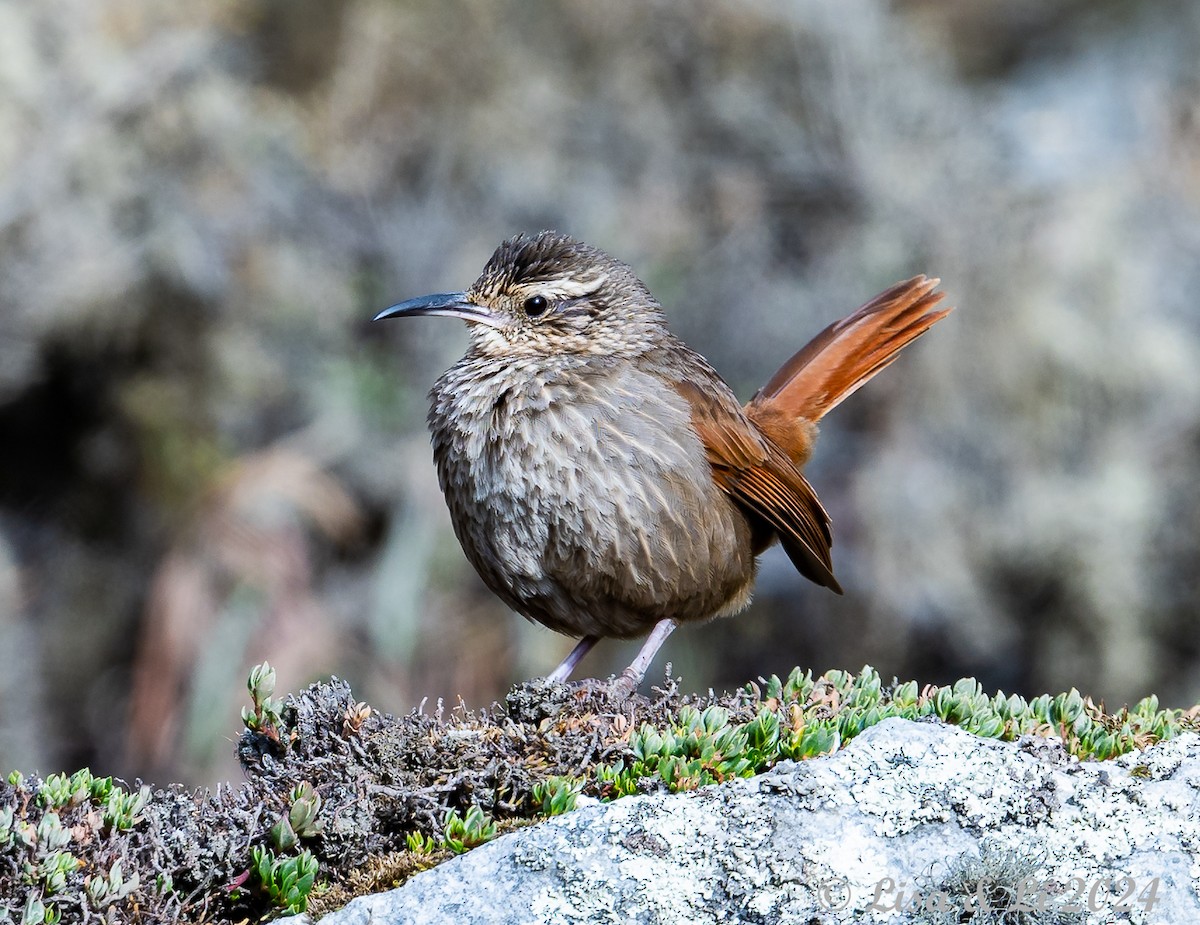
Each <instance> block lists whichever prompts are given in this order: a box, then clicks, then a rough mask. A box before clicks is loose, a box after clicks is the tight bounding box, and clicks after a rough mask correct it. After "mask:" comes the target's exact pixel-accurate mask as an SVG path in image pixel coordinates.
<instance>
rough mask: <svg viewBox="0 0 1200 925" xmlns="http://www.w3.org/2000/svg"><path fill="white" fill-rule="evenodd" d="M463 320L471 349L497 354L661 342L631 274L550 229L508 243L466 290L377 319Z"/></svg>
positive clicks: (655, 313) (602, 349) (662, 328)
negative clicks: (445, 317) (444, 317)
mask: <svg viewBox="0 0 1200 925" xmlns="http://www.w3.org/2000/svg"><path fill="white" fill-rule="evenodd" d="M414 315H448V316H450V317H453V318H461V319H462V320H463V321H466V322H467V323H468V325H469V326H470V329H471V340H472V345H473V348H474V349H476V350H478V351H480V352H482V353H485V354H489V355H499V356H510V357H517V356H534V357H536V356H558V355H564V354H574V355H595V356H636V355H638V354H641V353H644V352H645V351H646V350H648V349H650V348H651V347H653V346H655V345H657V344H658V343H659V342H661V340H662V338H663V337H664V336H666V321H665V319H664V317H663V313H662V308H661V307H660V306H659V304H658V301H657V300H656V299H655V298H654V297H653V296H652V295H651V294H650V292H649V290H648V289H647V288H646V286H645V284H644V283H643V282H642V281H641V280H639V279H638V278H637V276H635V275H634V273H633V270H631V269H630V268H629V267H628V266H626V265H625V264H623V263H621V262H620V261H619V260H614V259H613V258H612V257H610V256H609V255H608V254H606V253H604V252H603V251H601V250H599V249H597V248H595V247H592V246H590V245H588V244H584V243H583V242H582V241H576V240H575V239H574V238H570V237H567V236H566V235H561V234H558V233H557V232H552V231H543V232H542V233H541V234H538V235H536V236H534V237H525V236H524V235H517V236H516V237H514V238H509V239H508V240H507V241H505V242H504V243H503V244H501V245H500V246H499V247H498V248H496V252H495V253H494V254H492V257H491V259H490V260H489V261H488V262H487V266H485V267H484V268H483V273H482V274H480V276H479V279H477V280H475V282H474V283H473V284H472V285H471V288H470V289H468V290H466V291H465V292H444V293H439V294H437V295H429V296H422V297H421V298H417V299H409V300H408V301H406V302H401V303H400V304H398V305H393V306H392V307H391V308H388V309H386V310H384V311H382V312H380V313H379V314H378V315H376V316H375V320H376V321H379V320H380V319H383V318H407V317H411V316H414Z"/></svg>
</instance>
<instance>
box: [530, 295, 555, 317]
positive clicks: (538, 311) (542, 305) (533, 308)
mask: <svg viewBox="0 0 1200 925" xmlns="http://www.w3.org/2000/svg"><path fill="white" fill-rule="evenodd" d="M549 307H550V302H549V301H548V300H547V299H546V297H545V296H544V295H532V296H530V297H529V298H528V299H526V300H525V314H527V315H528V316H529V317H530V318H536V317H537V316H538V315H543V314H545V312H546V309H548V308H549Z"/></svg>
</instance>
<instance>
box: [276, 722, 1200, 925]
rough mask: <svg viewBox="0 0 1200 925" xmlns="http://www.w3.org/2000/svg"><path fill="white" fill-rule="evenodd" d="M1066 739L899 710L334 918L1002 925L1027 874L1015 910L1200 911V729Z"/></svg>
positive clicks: (499, 923) (442, 873)
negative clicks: (981, 907)
mask: <svg viewBox="0 0 1200 925" xmlns="http://www.w3.org/2000/svg"><path fill="white" fill-rule="evenodd" d="M1048 742H1049V743H1052V742H1053V740H1046V739H1043V738H1036V737H1029V739H1027V740H1023V741H1021V742H1017V743H1005V742H997V741H994V740H990V739H982V738H978V737H976V736H974V735H971V734H969V733H966V732H963V731H962V730H960V729H958V728H957V727H954V726H947V725H943V724H940V723H921V722H908V721H905V720H899V719H892V720H887V721H885V722H882V723H880V724H879V725H877V726H875V727H873V728H871V729H869V730H867V731H866V732H864V733H862V734H861V735H860V736H858V737H857V738H855V739H854V740H853V741H852V742H850V743H849V744H848V745H847V746H846V747H845V748H844V749H842V750H841V751H840V752H838V753H836V754H834V755H832V756H830V757H827V758H820V759H815V760H811V761H806V762H804V763H801V764H796V763H792V762H788V763H784V764H780V765H778V766H777V767H776V768H774V769H773V770H772V771H770V772H769V773H766V774H763V775H760V776H759V777H756V778H753V779H750V780H736V781H731V782H729V783H726V784H722V785H719V786H712V787H707V788H704V789H702V790H699V791H697V792H694V793H686V794H676V795H670V794H665V793H664V794H654V795H648V796H640V797H630V798H626V799H622V800H618V801H616V802H613V803H608V804H597V805H591V806H587V807H584V808H582V809H578V810H576V811H575V812H572V813H568V814H566V815H564V816H559V817H556V818H554V819H550V820H548V821H546V822H544V823H542V824H540V825H536V826H533V827H530V828H527V829H523V830H521V831H518V832H515V833H512V834H509V835H506V836H504V837H502V838H499V839H497V840H495V841H493V842H491V843H489V844H487V845H484V846H483V847H480V848H477V849H475V850H474V851H471V852H469V853H467V854H465V855H463V856H461V857H458V858H455V859H454V860H452V861H449V862H447V863H444V864H442V865H441V866H439V867H436V868H434V869H432V870H429V871H426V872H424V873H420V874H417V875H416V876H414V877H413V878H412V879H411V880H409V881H408V882H407V883H406V884H405V885H404V886H402V887H400V888H398V889H396V890H393V891H391V892H388V893H383V894H378V895H374V896H367V897H362V898H359V899H356V900H355V901H353V902H351V903H350V904H349V905H347V906H346V907H345V908H344V909H341V910H339V911H337V912H334V913H332V914H331V915H329V916H327V917H325V918H324V919H322V920H321V921H322V925H365V923H367V922H371V923H372V925H383V923H389V925H399V923H408V922H412V923H417V922H421V923H430V922H472V923H476V922H478V923H495V925H508V923H513V925H515V923H532V922H538V923H541V922H545V923H562V925H570V923H583V922H587V923H607V922H612V923H618V922H619V923H628V922H645V923H654V925H692V923H698V922H745V923H797V925H800V923H804V925H808V923H833V922H839V923H840V922H858V921H893V922H895V921H916V922H922V923H938V922H960V921H976V922H993V921H1000V920H1001V918H1000V916H999V914H998V913H997V914H996V915H994V916H978V917H976V918H974V919H973V918H971V915H970V912H971V910H972V908H977V907H972V906H971V905H970V903H972V902H976V903H978V902H979V901H980V898H982V901H984V902H987V903H989V904H990V906H991V907H992V908H993V909H997V907H1000V906H1002V905H1004V904H1005V903H1007V904H1009V908H1010V912H1015V910H1013V909H1012V908H1011V904H1012V903H1015V902H1016V901H1017V900H1018V896H1017V894H1016V890H1017V887H1018V882H1019V881H1021V880H1022V879H1025V878H1027V879H1028V884H1027V888H1026V890H1025V892H1024V894H1023V898H1024V901H1025V903H1026V904H1027V906H1029V907H1031V908H1032V909H1033V911H1029V912H1026V913H1025V914H1024V915H1022V916H1019V917H1018V916H1015V915H1011V914H1010V917H1009V918H1007V919H1004V921H1007V922H1013V923H1016V922H1022V923H1037V925H1045V923H1060V922H1061V923H1066V922H1089V923H1091V922H1094V923H1099V922H1110V921H1113V920H1114V919H1115V920H1119V921H1129V922H1135V923H1136V922H1154V923H1168V922H1170V923H1174V922H1179V923H1186V922H1196V921H1200V901H1198V899H1197V892H1196V883H1197V878H1200V822H1198V820H1200V736H1197V735H1195V734H1186V735H1181V736H1179V737H1178V738H1175V739H1172V740H1170V741H1167V742H1164V743H1160V744H1158V745H1155V746H1153V747H1151V748H1149V749H1147V750H1145V751H1144V752H1136V753H1131V754H1128V755H1125V756H1123V757H1121V758H1118V759H1115V760H1112V761H1108V762H1080V761H1077V760H1076V759H1074V758H1071V757H1069V756H1068V755H1067V754H1066V753H1065V752H1064V751H1063V750H1062V749H1061V748H1056V747H1053V745H1052V744H1050V745H1048ZM993 881H994V882H993ZM981 884H982V885H981ZM1039 902H1040V903H1041V906H1040V907H1038V906H1037V903H1039ZM1089 903H1090V909H1089ZM1122 905H1123V906H1124V907H1127V908H1122ZM898 909H899V910H901V911H903V912H905V913H907V914H906V915H904V916H898V915H897V914H896V912H897V910H898ZM303 921H304V917H297V918H296V919H293V920H291V922H292V925H302V923H303Z"/></svg>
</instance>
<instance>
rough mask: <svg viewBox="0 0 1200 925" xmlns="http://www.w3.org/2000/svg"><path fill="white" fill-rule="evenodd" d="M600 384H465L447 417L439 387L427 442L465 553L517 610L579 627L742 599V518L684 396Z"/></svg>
mask: <svg viewBox="0 0 1200 925" xmlns="http://www.w3.org/2000/svg"><path fill="white" fill-rule="evenodd" d="M646 378H647V379H648V380H649V377H646ZM602 386H603V387H602V388H596V389H580V387H579V385H578V384H575V387H574V388H573V390H572V396H571V400H566V398H565V397H564V396H562V395H559V394H557V393H556V390H555V388H554V387H553V386H548V385H544V384H543V385H541V387H540V390H539V391H538V393H537V395H536V396H534V400H528V396H526V399H527V400H525V401H520V400H519V399H520V397H521V396H518V395H512V394H509V395H507V396H506V397H505V398H504V399H502V400H500V401H493V402H491V403H490V407H488V403H487V402H480V401H479V400H478V396H477V395H476V396H472V395H469V394H467V393H464V392H462V391H461V390H460V391H458V392H457V393H456V394H455V396H454V400H453V401H451V402H450V404H455V405H457V407H455V408H453V409H450V408H449V407H446V408H445V409H444V411H445V412H446V413H442V414H439V413H438V396H437V395H436V391H437V390H436V389H435V405H434V411H433V412H432V413H431V425H433V429H434V452H435V457H436V458H437V460H438V471H439V476H440V478H441V482H442V489H443V491H444V492H445V494H446V499H447V503H448V505H449V508H450V513H451V518H452V520H453V522H454V527H455V531H456V533H457V535H458V538H459V541H460V542H461V543H462V546H463V549H464V551H465V552H466V554H467V556H468V558H469V559H470V560H471V562H472V563H473V564H474V565H475V567H476V569H477V570H478V571H479V573H480V575H481V576H482V578H483V579H484V581H485V582H486V583H487V585H488V586H489V587H490V588H491V589H492V590H493V591H494V592H496V594H498V595H499V596H500V597H501V598H503V599H504V600H505V601H506V602H507V603H508V604H509V605H510V606H511V607H513V608H514V609H515V610H517V611H518V612H519V613H522V614H524V615H525V616H527V617H529V618H531V619H534V620H537V621H538V622H540V623H543V624H545V625H546V626H549V627H550V628H552V629H555V630H558V631H559V632H564V633H571V634H574V635H580V636H582V635H598V636H635V635H639V634H641V633H643V632H645V631H646V630H647V629H649V628H650V627H651V626H652V625H653V624H654V623H656V622H657V621H658V620H661V619H664V618H666V617H672V618H675V619H678V620H703V619H707V618H709V617H713V616H718V615H721V614H724V613H731V612H735V611H737V610H740V609H741V607H743V606H744V605H745V603H746V602H747V600H748V598H749V591H750V585H751V583H752V581H753V577H754V569H755V561H754V556H753V554H752V552H751V543H750V530H749V526H748V524H747V521H746V519H745V517H744V516H743V515H742V513H741V512H740V511H739V510H738V509H737V508H736V507H735V506H734V505H733V503H732V502H731V501H730V500H729V499H728V498H727V496H725V494H724V493H723V492H721V491H720V489H718V488H717V487H716V485H715V484H714V483H713V480H712V473H711V469H710V467H709V464H708V462H707V460H706V457H705V455H704V450H703V448H702V446H701V445H700V441H699V439H698V438H697V437H696V435H695V434H694V432H693V431H692V429H691V425H690V417H689V414H688V409H687V407H686V405H685V404H684V402H683V400H682V399H681V398H680V397H679V396H678V395H677V394H676V393H675V392H674V390H672V389H669V388H665V387H663V386H662V383H661V382H658V381H655V380H649V381H646V382H639V381H636V380H634V381H630V379H629V378H628V377H626V378H625V379H623V380H622V381H619V382H617V383H614V382H607V383H603V384H602ZM601 395H602V396H603V397H602V398H601ZM446 425H449V426H446Z"/></svg>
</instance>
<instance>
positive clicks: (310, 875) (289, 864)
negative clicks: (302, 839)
mask: <svg viewBox="0 0 1200 925" xmlns="http://www.w3.org/2000/svg"><path fill="white" fill-rule="evenodd" d="M250 858H251V865H252V866H251V870H252V871H253V872H254V874H255V875H257V877H258V882H259V884H260V885H261V887H262V889H263V891H264V892H265V893H266V894H267V898H268V899H269V900H270V901H271V904H272V905H273V906H276V907H278V908H280V909H284V910H286V911H287V912H290V913H299V912H303V911H304V910H306V909H307V908H308V897H309V894H310V893H311V892H312V888H313V883H314V881H315V880H316V876H317V868H318V865H317V859H316V858H314V857H313V856H312V853H311V852H309V851H307V850H305V851H301V852H300V853H299V854H298V855H296V856H295V857H286V858H281V857H277V856H276V854H275V852H273V851H272V850H271V849H270V848H263V847H261V846H256V847H254V848H251V849H250Z"/></svg>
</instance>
